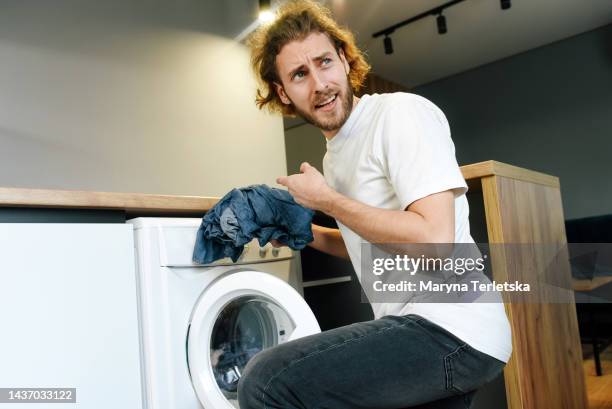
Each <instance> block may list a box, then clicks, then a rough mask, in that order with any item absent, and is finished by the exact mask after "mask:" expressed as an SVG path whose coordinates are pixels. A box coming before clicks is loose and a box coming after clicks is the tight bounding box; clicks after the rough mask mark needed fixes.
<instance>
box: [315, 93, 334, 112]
mask: <svg viewBox="0 0 612 409" xmlns="http://www.w3.org/2000/svg"><path fill="white" fill-rule="evenodd" d="M337 97H338V94H334V95H331V96H330V97H329V98H327V99H326V100H324V101H321V103H320V104H318V105H315V109H321V108H327V107H330V106H331V105H333V103H334V101H336V98H337Z"/></svg>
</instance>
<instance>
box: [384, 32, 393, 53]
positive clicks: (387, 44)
mask: <svg viewBox="0 0 612 409" xmlns="http://www.w3.org/2000/svg"><path fill="white" fill-rule="evenodd" d="M383 43H384V45H385V54H393V42H392V41H391V37H389V36H385V39H384V40H383Z"/></svg>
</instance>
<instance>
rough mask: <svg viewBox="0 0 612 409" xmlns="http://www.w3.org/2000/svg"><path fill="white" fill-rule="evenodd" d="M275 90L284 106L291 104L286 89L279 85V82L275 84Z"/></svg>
mask: <svg viewBox="0 0 612 409" xmlns="http://www.w3.org/2000/svg"><path fill="white" fill-rule="evenodd" d="M274 88H275V89H276V94H277V95H278V97H279V98H280V100H281V101H282V102H283V104H285V105H289V104H291V100H290V99H289V97H288V96H287V93H286V92H285V88H284V87H283V86H282V85H281V84H279V83H278V82H275V83H274Z"/></svg>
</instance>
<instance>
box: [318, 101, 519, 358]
mask: <svg viewBox="0 0 612 409" xmlns="http://www.w3.org/2000/svg"><path fill="white" fill-rule="evenodd" d="M323 172H324V174H325V179H326V181H327V183H328V184H329V185H330V186H331V187H332V188H334V189H335V190H336V191H338V192H339V193H341V194H343V195H345V196H347V197H349V198H352V199H355V200H357V201H360V202H362V203H365V204H367V205H370V206H373V207H377V208H381V209H392V210H404V209H405V208H406V207H407V206H408V205H410V204H411V203H412V202H414V201H415V200H418V199H420V198H423V197H425V196H428V195H431V194H433V193H438V192H443V191H446V190H449V189H452V190H453V192H454V193H455V242H457V243H473V242H474V240H473V239H472V237H471V235H470V226H469V221H468V215H469V207H468V202H467V199H466V197H465V193H466V192H467V185H466V183H465V179H464V178H463V176H462V174H461V170H460V169H459V166H458V164H457V160H456V159H455V146H454V144H453V141H452V140H451V137H450V128H449V126H448V122H447V120H446V117H445V116H444V114H443V113H442V111H441V110H440V109H439V108H438V107H437V106H436V105H434V104H433V103H432V102H430V101H429V100H427V99H425V98H423V97H421V96H418V95H415V94H410V93H401V92H398V93H392V94H380V95H379V94H373V95H364V96H362V97H361V99H360V101H359V103H358V104H357V106H355V108H354V110H353V112H352V113H351V115H350V116H349V118H348V120H347V121H346V122H345V124H344V125H343V126H342V128H341V129H340V131H339V132H338V134H336V136H334V137H333V138H332V139H331V140H329V141H327V152H326V154H325V157H324V159H323ZM338 227H339V228H340V232H341V233H342V237H343V239H344V242H345V244H346V247H347V250H348V253H349V256H350V258H351V262H352V264H353V267H354V268H355V271H356V273H357V276H358V277H359V279H360V280H361V245H362V243H364V242H365V241H364V240H363V239H362V238H361V237H360V236H358V235H357V234H356V233H355V232H353V231H352V230H351V229H349V228H348V227H346V226H345V225H343V224H342V223H340V222H338ZM500 300H501V298H500ZM372 308H373V310H374V316H375V317H376V318H380V317H382V316H384V315H407V314H418V315H420V316H422V317H425V318H427V319H428V320H430V321H432V322H434V323H435V324H437V325H439V326H441V327H442V328H444V329H446V330H447V331H449V332H451V333H452V334H454V335H455V336H456V337H458V338H460V339H462V340H463V341H465V342H467V343H468V344H469V345H470V346H472V347H473V348H475V349H477V350H479V351H481V352H483V353H486V354H488V355H490V356H492V357H494V358H497V359H499V360H500V361H503V362H508V359H509V358H510V354H511V352H512V341H511V334H510V325H509V323H508V318H507V317H506V313H505V310H504V305H503V303H501V302H499V303H491V302H487V303H484V302H480V303H479V302H477V303H411V302H407V303H404V304H401V303H372Z"/></svg>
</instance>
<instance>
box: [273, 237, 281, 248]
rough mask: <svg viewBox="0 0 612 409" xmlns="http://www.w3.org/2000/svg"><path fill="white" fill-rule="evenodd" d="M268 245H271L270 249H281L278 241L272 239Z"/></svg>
mask: <svg viewBox="0 0 612 409" xmlns="http://www.w3.org/2000/svg"><path fill="white" fill-rule="evenodd" d="M270 244H272V247H283V245H282V244H281V243H280V241H278V240H274V239H272V240H270Z"/></svg>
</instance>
